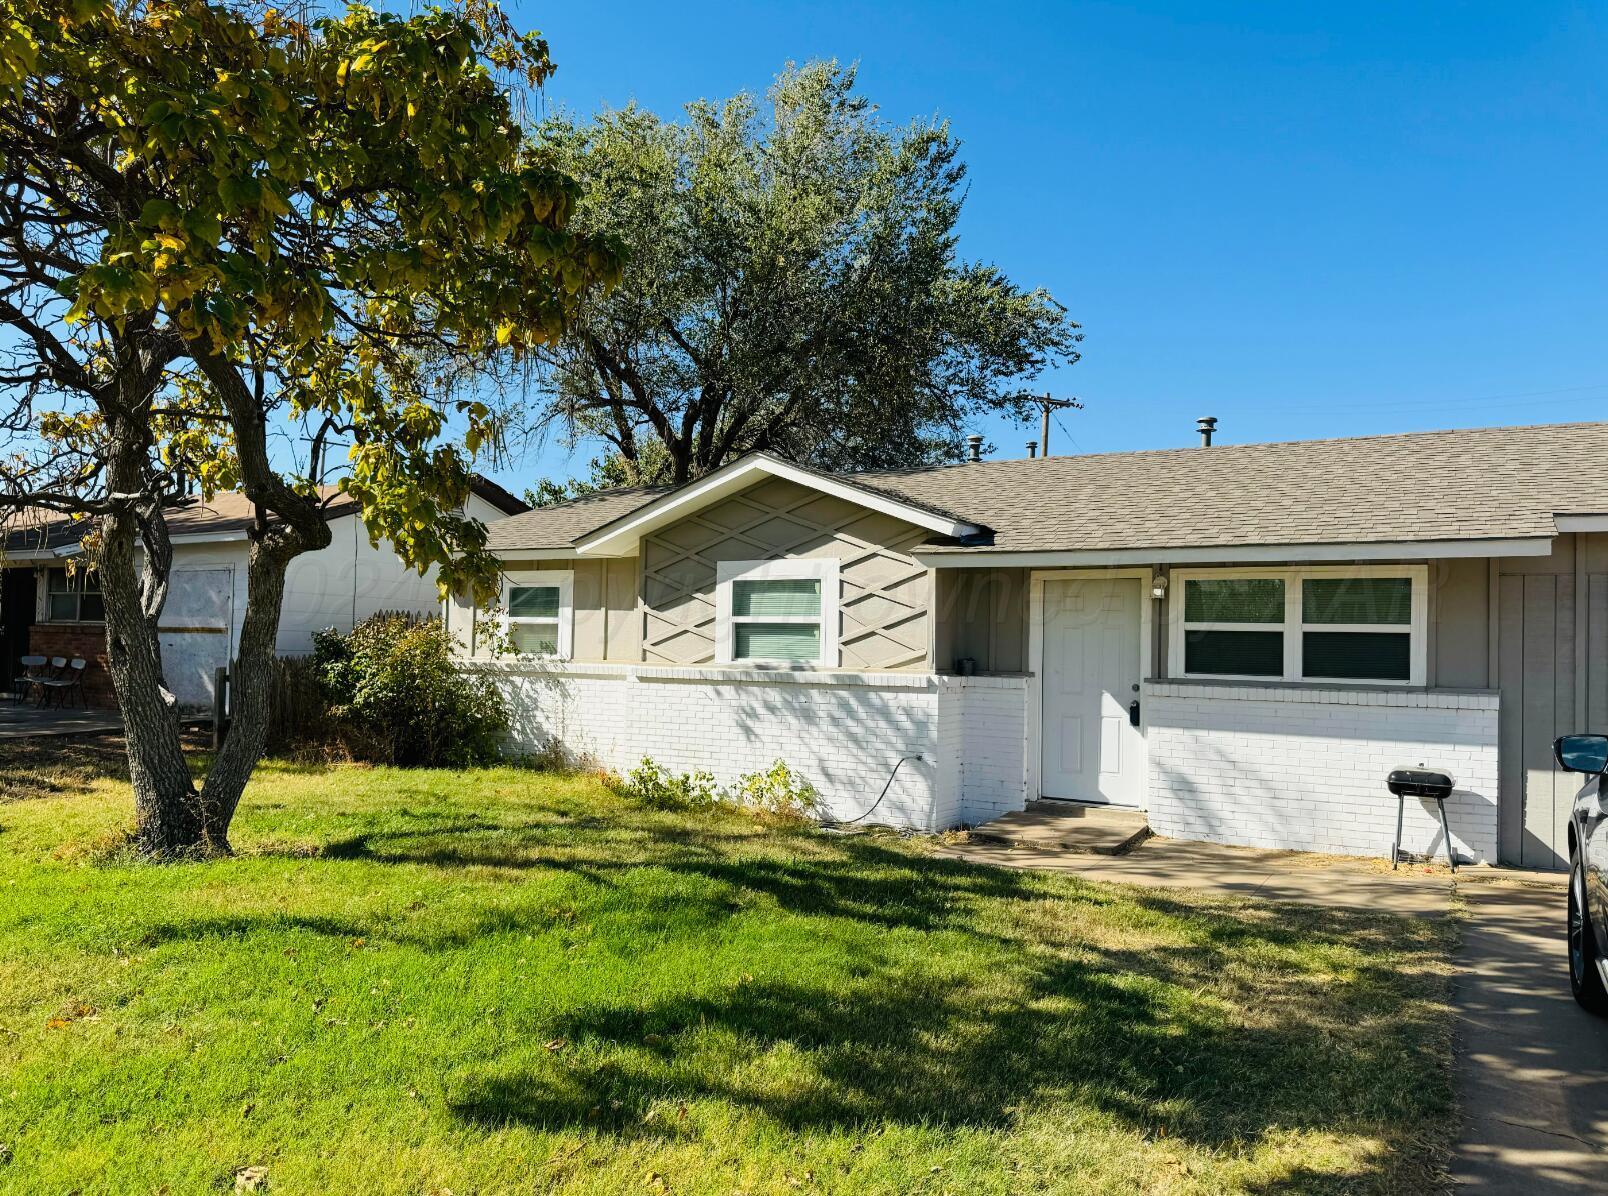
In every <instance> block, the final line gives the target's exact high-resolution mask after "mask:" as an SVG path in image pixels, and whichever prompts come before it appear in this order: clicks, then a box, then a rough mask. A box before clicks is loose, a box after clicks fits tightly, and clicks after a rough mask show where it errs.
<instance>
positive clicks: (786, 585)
mask: <svg viewBox="0 0 1608 1196" xmlns="http://www.w3.org/2000/svg"><path fill="white" fill-rule="evenodd" d="M731 613H732V614H733V615H734V616H736V617H737V618H776V617H778V616H783V617H792V618H809V619H818V618H820V616H821V579H820V578H819V577H800V578H785V579H777V580H774V581H734V582H732V585H731Z"/></svg>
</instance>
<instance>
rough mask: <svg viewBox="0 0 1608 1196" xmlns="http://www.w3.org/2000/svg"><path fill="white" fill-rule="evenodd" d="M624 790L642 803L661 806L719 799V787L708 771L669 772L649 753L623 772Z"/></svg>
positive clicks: (710, 802) (672, 807)
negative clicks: (640, 761)
mask: <svg viewBox="0 0 1608 1196" xmlns="http://www.w3.org/2000/svg"><path fill="white" fill-rule="evenodd" d="M625 791H626V793H628V794H629V795H630V796H632V797H634V798H636V799H637V800H638V801H639V802H642V803H643V804H644V805H649V806H653V807H655V808H656V809H660V810H684V809H687V808H689V807H693V806H712V805H714V804H715V803H716V802H718V801H719V800H720V790H719V789H718V788H717V787H716V786H715V778H714V777H712V776H711V775H710V774H709V773H707V772H704V771H703V770H702V769H700V770H698V771H697V772H684V773H680V774H676V773H671V772H668V771H666V770H665V769H664V768H663V767H662V766H661V765H660V764H659V763H658V762H657V761H655V760H653V759H652V758H651V757H648V756H643V757H642V763H641V764H638V765H637V766H636V767H635V768H633V769H632V770H631V771H630V772H629V773H627V774H626V777H625Z"/></svg>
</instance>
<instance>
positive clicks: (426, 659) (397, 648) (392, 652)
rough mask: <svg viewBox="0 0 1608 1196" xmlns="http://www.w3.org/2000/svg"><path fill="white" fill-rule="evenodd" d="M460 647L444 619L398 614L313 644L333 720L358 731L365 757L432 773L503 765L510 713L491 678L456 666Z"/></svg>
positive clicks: (373, 619) (358, 742)
mask: <svg viewBox="0 0 1608 1196" xmlns="http://www.w3.org/2000/svg"><path fill="white" fill-rule="evenodd" d="M456 647H457V641H456V639H455V638H454V637H453V636H452V635H450V634H449V633H448V632H447V630H446V628H445V627H443V626H442V624H441V621H440V620H439V619H423V620H420V619H416V618H413V617H411V616H407V615H396V614H379V615H373V616H371V617H370V618H367V619H365V620H363V622H361V623H359V624H358V625H357V626H356V627H354V628H353V629H352V633H351V634H350V635H345V636H343V635H341V634H340V633H338V632H336V631H334V630H329V631H321V632H319V633H318V634H317V635H315V636H314V637H313V659H314V662H315V666H316V668H317V670H318V675H319V681H320V684H321V686H322V688H323V691H324V696H325V698H326V699H327V700H328V701H329V703H330V715H331V717H332V718H334V719H336V720H337V721H339V722H340V723H342V724H344V726H345V728H346V729H347V730H349V731H351V732H355V736H354V737H353V738H354V739H355V741H356V742H355V746H357V748H358V749H359V754H362V755H372V756H373V757H374V758H376V759H378V760H379V761H381V762H383V763H389V764H405V765H425V766H433V765H464V764H485V763H489V762H490V761H492V760H495V759H496V758H497V755H498V750H499V748H500V746H501V742H502V737H503V735H504V734H505V733H506V732H507V730H508V722H509V720H508V710H507V707H506V706H505V705H504V704H503V700H502V695H501V694H500V693H499V692H498V691H497V687H496V686H495V685H493V684H492V682H491V681H490V679H488V678H485V677H476V676H474V675H472V674H467V673H464V672H463V671H461V670H460V669H459V668H458V667H457V665H456V664H455V663H454V650H455V649H456Z"/></svg>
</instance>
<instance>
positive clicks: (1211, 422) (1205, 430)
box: [1195, 415, 1217, 448]
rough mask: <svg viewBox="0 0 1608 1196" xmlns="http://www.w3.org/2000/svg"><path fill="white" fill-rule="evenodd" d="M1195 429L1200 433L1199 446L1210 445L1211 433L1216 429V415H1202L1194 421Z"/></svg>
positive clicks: (1209, 446) (1205, 446)
mask: <svg viewBox="0 0 1608 1196" xmlns="http://www.w3.org/2000/svg"><path fill="white" fill-rule="evenodd" d="M1195 430H1196V431H1198V432H1199V433H1200V447H1201V448H1211V447H1212V433H1213V432H1215V431H1217V417H1216V416H1215V415H1203V416H1201V417H1200V418H1199V419H1197V420H1196V421H1195Z"/></svg>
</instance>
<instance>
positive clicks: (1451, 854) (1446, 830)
mask: <svg viewBox="0 0 1608 1196" xmlns="http://www.w3.org/2000/svg"><path fill="white" fill-rule="evenodd" d="M1435 804H1436V805H1437V806H1439V807H1440V816H1441V836H1442V837H1443V838H1444V839H1445V840H1446V859H1447V862H1449V863H1450V864H1451V865H1452V871H1453V872H1456V871H1457V852H1455V851H1454V850H1452V828H1451V826H1450V825H1448V824H1447V821H1446V799H1445V798H1444V797H1443V798H1440V799H1439V800H1437V801H1436V802H1435Z"/></svg>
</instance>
